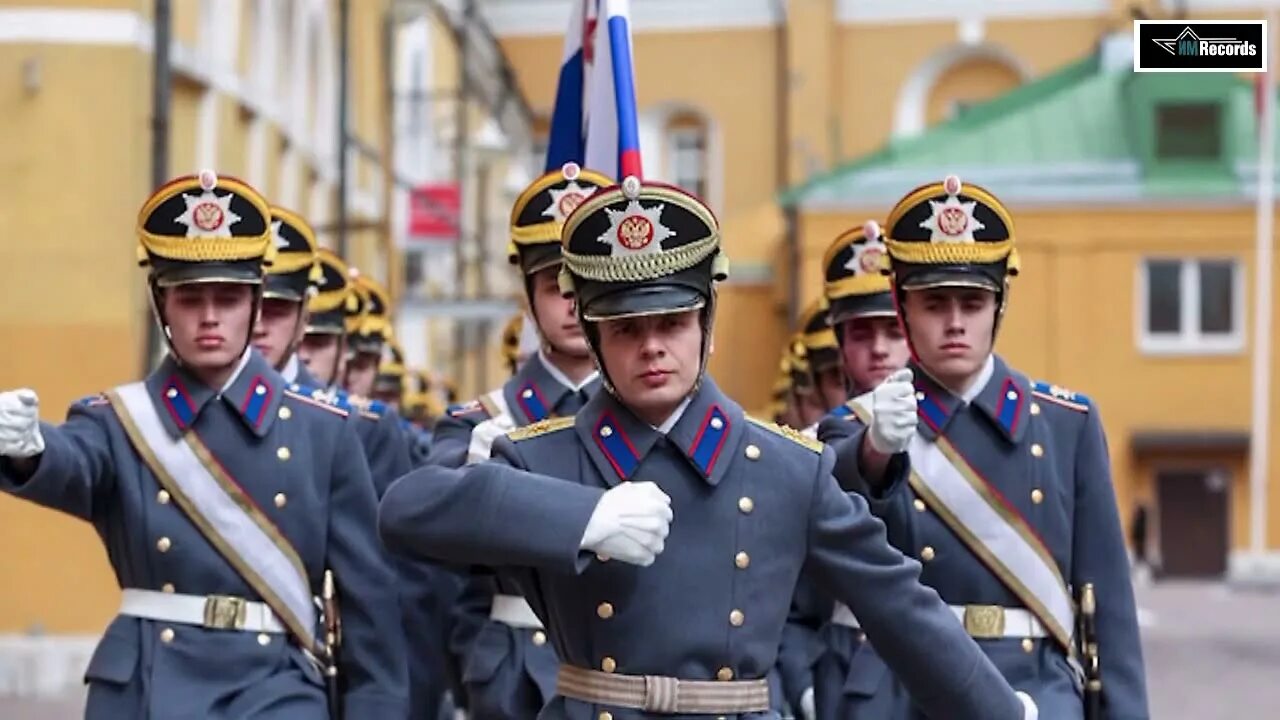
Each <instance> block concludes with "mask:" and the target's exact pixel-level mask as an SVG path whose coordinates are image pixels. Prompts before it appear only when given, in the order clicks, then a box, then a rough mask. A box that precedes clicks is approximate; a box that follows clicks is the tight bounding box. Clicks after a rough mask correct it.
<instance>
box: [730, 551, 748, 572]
mask: <svg viewBox="0 0 1280 720" xmlns="http://www.w3.org/2000/svg"><path fill="white" fill-rule="evenodd" d="M733 564H734V565H737V566H738V568H739V569H740V570H746V569H747V566H748V565H750V564H751V556H750V555H748V554H746V553H745V552H740V553H738V554H737V555H734V556H733Z"/></svg>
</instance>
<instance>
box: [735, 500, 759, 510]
mask: <svg viewBox="0 0 1280 720" xmlns="http://www.w3.org/2000/svg"><path fill="white" fill-rule="evenodd" d="M738 509H739V510H741V511H742V512H744V513H750V512H751V511H752V510H755V509H756V503H755V501H754V500H752V499H751V498H749V497H740V498H738Z"/></svg>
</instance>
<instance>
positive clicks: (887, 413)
mask: <svg viewBox="0 0 1280 720" xmlns="http://www.w3.org/2000/svg"><path fill="white" fill-rule="evenodd" d="M912 378H913V375H912V372H911V368H902V369H901V370H899V371H897V372H895V373H894V374H892V375H890V376H889V377H887V378H885V379H884V382H882V383H880V384H879V385H877V386H876V389H875V390H872V391H871V412H872V414H873V417H872V418H871V427H870V428H868V430H867V441H868V442H870V443H871V449H873V450H875V451H876V452H878V453H883V454H885V455H893V454H895V453H900V452H904V451H905V450H906V449H907V443H908V442H910V441H911V436H912V435H913V434H915V431H916V388H915V385H913V384H912V382H911V381H912Z"/></svg>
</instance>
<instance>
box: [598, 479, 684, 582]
mask: <svg viewBox="0 0 1280 720" xmlns="http://www.w3.org/2000/svg"><path fill="white" fill-rule="evenodd" d="M671 517H672V515H671V498H669V497H667V494H666V493H664V492H662V490H660V489H659V488H658V486H657V485H654V484H653V483H651V482H624V483H622V484H620V485H618V486H617V487H614V488H612V489H610V490H608V491H606V492H605V494H604V497H602V498H600V502H599V503H598V504H597V505H596V509H595V512H593V513H591V519H590V520H588V521H587V530H586V532H584V533H583V534H582V542H581V543H579V545H578V546H579V547H581V548H582V549H583V550H590V551H592V552H595V553H598V554H600V555H607V556H609V557H612V558H616V559H618V560H621V561H623V562H627V563H631V564H632V565H640V566H643V567H648V566H649V565H652V564H653V560H654V558H656V557H657V556H658V555H659V554H660V553H661V552H662V549H663V548H664V547H665V541H666V538H667V532H668V530H669V529H670V526H671Z"/></svg>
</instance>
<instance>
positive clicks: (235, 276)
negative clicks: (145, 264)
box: [156, 263, 262, 287]
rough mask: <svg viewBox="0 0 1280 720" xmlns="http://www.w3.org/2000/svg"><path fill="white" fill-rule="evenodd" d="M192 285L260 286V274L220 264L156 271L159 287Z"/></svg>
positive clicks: (192, 265)
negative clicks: (234, 284) (227, 284)
mask: <svg viewBox="0 0 1280 720" xmlns="http://www.w3.org/2000/svg"><path fill="white" fill-rule="evenodd" d="M194 283H237V284H241V285H260V284H261V283H262V273H261V271H260V270H258V269H257V268H251V267H245V266H244V265H238V266H237V265H224V264H221V263H191V264H190V265H189V266H187V267H181V266H172V265H170V266H169V267H166V268H164V269H163V270H161V269H159V268H157V270H156V284H157V285H159V286H160V287H174V286H175V285H191V284H194Z"/></svg>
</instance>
